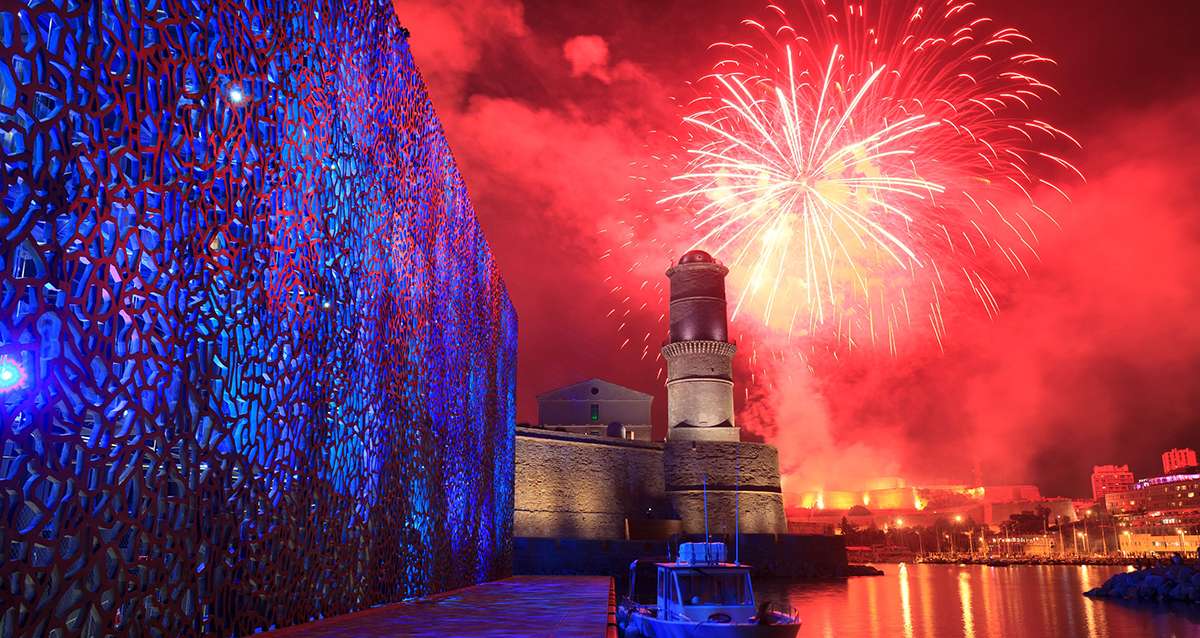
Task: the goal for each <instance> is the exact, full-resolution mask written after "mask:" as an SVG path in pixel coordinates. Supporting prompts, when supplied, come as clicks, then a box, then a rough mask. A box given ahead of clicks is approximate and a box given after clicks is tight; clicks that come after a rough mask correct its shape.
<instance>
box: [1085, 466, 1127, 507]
mask: <svg viewBox="0 0 1200 638" xmlns="http://www.w3.org/2000/svg"><path fill="white" fill-rule="evenodd" d="M1133 482H1134V478H1133V472H1130V471H1129V466H1128V465H1096V466H1094V467H1092V500H1094V501H1096V502H1101V501H1103V500H1104V495H1105V494H1108V493H1110V492H1120V491H1123V490H1127V489H1129V488H1130V487H1132V486H1133Z"/></svg>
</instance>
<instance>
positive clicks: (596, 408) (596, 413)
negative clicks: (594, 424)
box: [592, 403, 600, 421]
mask: <svg viewBox="0 0 1200 638" xmlns="http://www.w3.org/2000/svg"><path fill="white" fill-rule="evenodd" d="M592 420H593V421H599V420H600V404H599V403H593V404H592Z"/></svg>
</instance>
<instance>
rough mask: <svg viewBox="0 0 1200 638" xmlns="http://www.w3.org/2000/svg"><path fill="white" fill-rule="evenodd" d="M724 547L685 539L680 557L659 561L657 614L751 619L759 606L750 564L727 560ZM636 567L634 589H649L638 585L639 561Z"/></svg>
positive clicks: (673, 617) (687, 618)
mask: <svg viewBox="0 0 1200 638" xmlns="http://www.w3.org/2000/svg"><path fill="white" fill-rule="evenodd" d="M706 545H707V546H708V547H704V546H706ZM689 546H690V547H689ZM724 550H725V548H724V545H723V544H721V543H684V544H682V545H681V546H680V552H679V560H677V561H676V562H667V563H655V564H654V567H655V570H656V572H657V574H656V575H657V581H658V584H657V597H656V598H657V603H658V604H657V605H656V609H655V610H654V611H655V612H656V613H655V615H656V617H657V618H659V619H661V620H668V621H683V622H704V621H712V622H718V623H729V622H733V623H746V622H751V619H752V618H753V617H754V616H755V612H756V610H755V606H754V590H753V588H752V587H751V583H750V567H749V566H747V565H740V564H736V563H727V562H724V559H725V551H724ZM632 567H633V569H631V574H630V578H631V580H632V582H631V583H630V591H631V592H638V591H645V588H644V587H638V583H637V580H638V578H637V576H638V571H640V570H639V569H638V565H637V562H636V561H635V563H634V565H633V566H632ZM644 579H645V577H644V576H643V580H644Z"/></svg>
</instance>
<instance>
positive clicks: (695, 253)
mask: <svg viewBox="0 0 1200 638" xmlns="http://www.w3.org/2000/svg"><path fill="white" fill-rule="evenodd" d="M679 263H680V264H715V263H717V259H716V257H713V256H712V255H710V254H708V253H706V252H704V251H703V250H691V251H688V252H686V253H684V255H683V256H682V257H680V258H679Z"/></svg>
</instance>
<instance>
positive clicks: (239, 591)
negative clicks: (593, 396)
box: [0, 0, 517, 638]
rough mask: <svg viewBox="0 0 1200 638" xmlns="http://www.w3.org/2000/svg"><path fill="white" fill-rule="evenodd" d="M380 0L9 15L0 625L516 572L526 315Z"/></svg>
mask: <svg viewBox="0 0 1200 638" xmlns="http://www.w3.org/2000/svg"><path fill="white" fill-rule="evenodd" d="M405 36H406V34H405V33H404V31H403V30H402V29H401V27H400V26H399V23H398V21H397V19H396V17H395V15H394V14H393V11H392V8H391V4H390V2H388V0H374V1H368V0H361V1H356V0H296V1H286V0H237V1H231V0H94V1H90V2H89V1H87V0H41V1H39V0H16V2H15V6H14V4H13V2H12V0H10V1H9V2H5V3H3V4H2V5H0V39H2V41H0V153H2V155H3V157H2V162H0V178H2V179H0V182H2V190H0V206H2V208H0V233H3V239H2V241H3V243H2V247H3V250H2V252H0V259H2V260H3V263H2V268H0V410H2V412H0V417H2V421H0V438H2V441H3V459H2V460H0V503H2V505H3V511H2V512H0V515H2V517H3V519H2V521H0V548H2V551H3V552H4V555H2V557H0V636H3V637H5V638H7V637H10V636H11V637H16V636H20V637H34V636H37V637H42V636H62V637H67V636H80V635H82V636H106V635H128V636H200V635H205V636H207V635H215V636H233V635H244V634H248V633H251V632H253V631H255V630H258V629H265V628H269V627H273V626H284V625H289V624H294V623H298V622H303V621H306V620H309V619H314V618H319V617H323V616H329V615H334V614H340V613H344V612H348V611H352V610H356V609H361V608H364V607H368V606H371V605H375V604H378V603H384V602H389V601H396V600H400V599H403V598H406V597H412V596H418V595H423V594H428V593H430V592H434V591H438V590H445V589H449V588H454V587H459V586H463V585H467V584H471V583H474V582H478V581H481V580H485V579H490V578H495V577H500V576H504V575H506V574H507V572H508V570H509V565H510V557H511V534H512V507H513V495H512V481H513V425H514V423H513V422H514V410H515V406H514V400H513V392H514V383H515V354H516V352H515V351H516V340H517V324H516V316H515V314H514V312H513V308H512V305H511V304H510V302H509V299H508V295H507V293H506V291H505V288H504V284H503V282H502V280H501V278H500V276H499V274H498V272H497V270H496V266H495V264H494V262H493V261H492V258H491V253H490V251H489V249H488V246H487V243H486V242H485V240H484V237H483V235H482V234H481V232H480V229H479V226H478V224H477V222H476V219H475V216H474V212H473V210H472V208H471V204H470V202H469V199H468V197H467V193H466V189H465V188H464V185H463V180H462V177H461V176H460V175H459V173H458V171H457V169H456V167H455V164H454V160H453V158H452V156H451V154H450V149H449V148H448V146H447V144H446V141H445V139H444V137H443V135H442V130H441V126H440V124H439V122H438V120H437V117H436V116H435V114H434V111H433V108H432V106H431V105H430V102H429V99H428V97H427V95H426V91H425V88H424V85H423V82H422V80H421V78H420V76H419V74H418V72H417V69H416V68H415V66H414V65H413V61H412V58H411V56H410V54H409V48H408V44H407V41H406V39H405Z"/></svg>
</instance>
